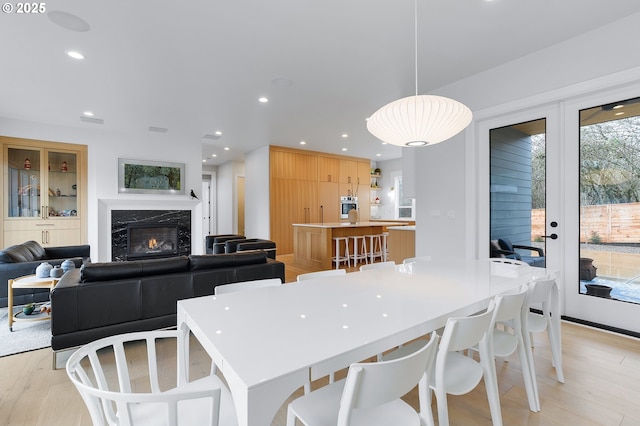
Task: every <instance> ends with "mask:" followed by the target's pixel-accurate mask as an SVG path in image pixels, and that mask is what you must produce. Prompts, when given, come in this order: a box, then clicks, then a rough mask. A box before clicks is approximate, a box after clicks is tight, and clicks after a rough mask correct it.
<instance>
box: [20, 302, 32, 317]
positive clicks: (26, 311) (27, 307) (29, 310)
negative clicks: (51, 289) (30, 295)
mask: <svg viewBox="0 0 640 426" xmlns="http://www.w3.org/2000/svg"><path fill="white" fill-rule="evenodd" d="M34 309H35V305H34V304H33V303H29V304H28V305H25V306H23V307H22V313H23V314H25V315H31V314H32V313H33V310H34Z"/></svg>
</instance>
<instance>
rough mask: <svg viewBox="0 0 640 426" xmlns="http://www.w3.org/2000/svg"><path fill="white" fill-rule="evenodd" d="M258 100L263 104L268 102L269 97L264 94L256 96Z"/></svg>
mask: <svg viewBox="0 0 640 426" xmlns="http://www.w3.org/2000/svg"><path fill="white" fill-rule="evenodd" d="M258 102H261V103H263V104H266V103H267V102H269V99H267V98H265V97H264V96H263V97H261V98H258Z"/></svg>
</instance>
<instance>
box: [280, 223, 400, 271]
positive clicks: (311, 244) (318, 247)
mask: <svg viewBox="0 0 640 426" xmlns="http://www.w3.org/2000/svg"><path fill="white" fill-rule="evenodd" d="M398 225H402V223H398V222H379V221H376V222H357V223H354V224H351V223H349V222H333V223H294V224H293V255H294V261H295V263H297V264H299V265H302V266H308V267H312V268H315V269H317V270H323V269H331V268H333V267H334V266H333V265H332V262H331V258H332V257H334V256H335V243H334V242H333V238H334V237H349V236H351V235H370V234H374V235H375V234H381V233H382V232H385V231H386V229H387V226H398ZM367 244H368V241H367Z"/></svg>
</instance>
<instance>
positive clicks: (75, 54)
mask: <svg viewBox="0 0 640 426" xmlns="http://www.w3.org/2000/svg"><path fill="white" fill-rule="evenodd" d="M67 55H69V56H71V57H72V58H73V59H84V55H83V54H82V53H80V52H76V51H75V50H69V51H68V52H67Z"/></svg>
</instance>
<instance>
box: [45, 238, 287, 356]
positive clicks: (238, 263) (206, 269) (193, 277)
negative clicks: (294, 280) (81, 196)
mask: <svg viewBox="0 0 640 426" xmlns="http://www.w3.org/2000/svg"><path fill="white" fill-rule="evenodd" d="M263 278H280V279H281V280H282V281H283V282H284V279H285V275H284V263H282V262H279V261H276V260H273V259H270V258H268V257H267V254H266V253H265V252H264V251H251V252H243V253H231V254H218V255H215V254H214V255H191V256H189V257H186V256H180V257H172V258H165V259H153V260H138V261H129V262H110V263H89V264H86V265H85V266H84V267H83V268H82V269H78V270H72V271H69V272H67V273H66V274H65V275H64V276H63V277H62V279H61V280H60V281H59V282H58V284H57V285H56V287H55V288H54V289H53V291H52V292H51V348H52V349H53V350H54V351H62V350H65V349H69V348H73V347H76V346H80V345H83V344H86V343H88V342H91V341H94V340H96V339H99V338H102V337H106V336H112V335H116V334H121V333H128V332H134V331H146V330H156V329H161V328H166V327H175V326H176V312H177V301H178V300H181V299H187V298H191V297H199V296H205V295H212V294H213V293H214V288H215V287H216V286H218V285H223V284H229V283H234V282H240V281H251V280H256V279H263ZM54 363H55V352H54Z"/></svg>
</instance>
